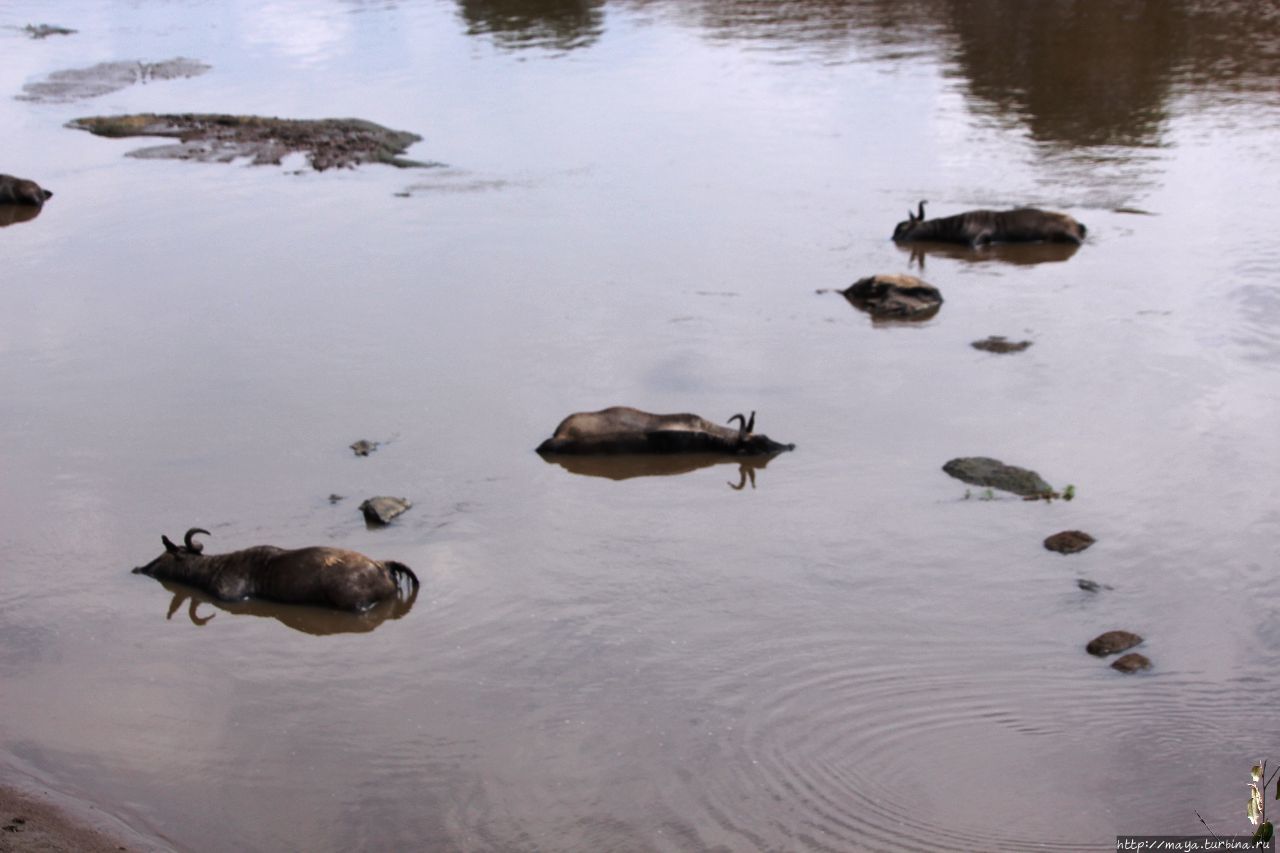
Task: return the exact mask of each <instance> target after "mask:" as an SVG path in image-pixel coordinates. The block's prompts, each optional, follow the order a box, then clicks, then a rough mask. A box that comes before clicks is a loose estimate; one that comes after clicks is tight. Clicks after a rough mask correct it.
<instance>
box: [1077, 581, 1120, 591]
mask: <svg viewBox="0 0 1280 853" xmlns="http://www.w3.org/2000/svg"><path fill="white" fill-rule="evenodd" d="M1076 586H1078V587H1080V588H1081V589H1082V590H1084V591H1085V592H1101V591H1102V590H1104V589H1112V587H1110V586H1108V585H1107V584H1105V583H1098V582H1097V581H1091V580H1089V579H1088V578H1078V579H1077V580H1076Z"/></svg>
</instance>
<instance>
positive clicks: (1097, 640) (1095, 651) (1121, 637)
mask: <svg viewBox="0 0 1280 853" xmlns="http://www.w3.org/2000/svg"><path fill="white" fill-rule="evenodd" d="M1141 642H1142V638H1141V637H1139V636H1138V635H1137V634H1134V633H1132V632H1130V631H1107V632H1106V633H1105V634H1099V635H1098V636H1096V637H1094V638H1093V639H1092V640H1090V641H1089V644H1088V645H1086V646H1085V647H1084V650H1085V651H1086V652H1088V653H1089V654H1091V655H1096V656H1098V657H1100V658H1104V657H1106V656H1107V655H1114V654H1116V653H1117V652H1123V651H1127V650H1128V649H1131V648H1133V647H1134V646H1136V645H1138V644H1139V643H1141Z"/></svg>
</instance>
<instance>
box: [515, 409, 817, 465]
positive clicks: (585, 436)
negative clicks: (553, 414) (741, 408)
mask: <svg viewBox="0 0 1280 853" xmlns="http://www.w3.org/2000/svg"><path fill="white" fill-rule="evenodd" d="M734 421H737V422H738V428H737V429H734V428H733V427H726V426H720V425H719V424H714V423H712V422H711V421H708V420H705V419H703V418H700V417H698V416H697V415H690V414H679V415H654V414H650V413H649V412H642V411H640V410H639V409H632V408H630V407H628V406H613V407H612V408H608V409H602V410H601V411H598V412H578V413H576V414H572V415H569V417H567V418H565V419H564V420H563V421H561V422H560V425H559V426H557V427H556V431H555V434H554V435H552V436H551V438H548V439H547V440H546V441H544V442H542V444H540V445H538V452H539V453H543V454H551V453H730V454H733V455H735V456H748V455H758V454H772V453H780V452H782V451H784V450H794V449H795V447H796V446H795V445H794V444H780V443H779V442H776V441H774V440H772V439H771V438H769V436H767V435H757V434H756V433H755V432H753V430H754V429H755V423H756V413H755V412H752V413H751V417H750V418H747V417H745V416H744V415H741V414H738V415H734V416H733V417H731V418H729V421H728V422H729V423H733V422H734Z"/></svg>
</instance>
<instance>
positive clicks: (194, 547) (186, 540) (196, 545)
mask: <svg viewBox="0 0 1280 853" xmlns="http://www.w3.org/2000/svg"><path fill="white" fill-rule="evenodd" d="M197 533H203V534H204V535H205V536H212V535H213V534H212V533H210V532H209V531H207V530H205V529H204V528H203V527H193V528H191V529H190V530H188V531H187V535H186V536H185V537H183V539H182V543H183V544H184V545H186V546H187V550H188V551H194V552H195V553H197V554H199V553H200V552H201V551H203V550H204V543H203V542H195V541H193V540H192V538H191V537H193V536H195V535H196V534H197Z"/></svg>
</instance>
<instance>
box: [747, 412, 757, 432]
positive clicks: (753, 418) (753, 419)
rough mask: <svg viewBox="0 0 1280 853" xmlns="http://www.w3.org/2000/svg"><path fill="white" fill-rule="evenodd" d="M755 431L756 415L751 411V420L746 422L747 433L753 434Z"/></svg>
mask: <svg viewBox="0 0 1280 853" xmlns="http://www.w3.org/2000/svg"><path fill="white" fill-rule="evenodd" d="M755 431H756V413H755V410H754V409H753V410H752V411H751V419H750V420H749V421H747V432H755Z"/></svg>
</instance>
